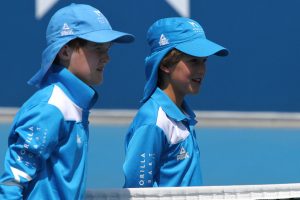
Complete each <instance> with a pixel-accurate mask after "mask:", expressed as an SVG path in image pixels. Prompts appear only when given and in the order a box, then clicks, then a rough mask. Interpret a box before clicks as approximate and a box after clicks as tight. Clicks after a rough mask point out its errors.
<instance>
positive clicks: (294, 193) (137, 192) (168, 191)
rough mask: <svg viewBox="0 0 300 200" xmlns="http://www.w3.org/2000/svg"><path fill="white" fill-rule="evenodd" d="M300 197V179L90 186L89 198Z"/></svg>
mask: <svg viewBox="0 0 300 200" xmlns="http://www.w3.org/2000/svg"><path fill="white" fill-rule="evenodd" d="M298 198H299V199H300V183H296V184H271V185H239V186H202V187H173V188H172V187H169V188H167V187H165V188H129V189H98V190H96V189H95V190H88V191H87V194H86V199H87V200H94V199H103V200H104V199H107V200H117V199H132V200H144V199H147V200H184V199H187V200H196V199H201V200H202V199H203V200H206V199H207V200H208V199H209V200H217V199H247V200H249V199H298Z"/></svg>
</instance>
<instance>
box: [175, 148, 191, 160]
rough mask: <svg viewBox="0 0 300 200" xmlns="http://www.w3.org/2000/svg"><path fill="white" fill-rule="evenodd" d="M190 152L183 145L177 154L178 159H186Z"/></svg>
mask: <svg viewBox="0 0 300 200" xmlns="http://www.w3.org/2000/svg"><path fill="white" fill-rule="evenodd" d="M189 157H190V156H189V152H187V151H186V150H185V149H184V148H183V147H181V149H180V152H179V154H178V155H177V161H178V160H184V159H186V158H189Z"/></svg>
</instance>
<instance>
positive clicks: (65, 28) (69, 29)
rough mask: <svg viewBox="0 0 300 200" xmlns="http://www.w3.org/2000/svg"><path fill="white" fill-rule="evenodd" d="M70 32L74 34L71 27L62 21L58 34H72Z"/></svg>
mask: <svg viewBox="0 0 300 200" xmlns="http://www.w3.org/2000/svg"><path fill="white" fill-rule="evenodd" d="M72 34H74V33H73V29H71V28H70V27H69V25H68V24H67V23H64V25H63V28H62V30H61V32H60V35H61V36H65V35H72Z"/></svg>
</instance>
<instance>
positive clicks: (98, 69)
mask: <svg viewBox="0 0 300 200" xmlns="http://www.w3.org/2000/svg"><path fill="white" fill-rule="evenodd" d="M96 70H97V71H98V72H103V71H104V68H103V67H101V68H97V69H96Z"/></svg>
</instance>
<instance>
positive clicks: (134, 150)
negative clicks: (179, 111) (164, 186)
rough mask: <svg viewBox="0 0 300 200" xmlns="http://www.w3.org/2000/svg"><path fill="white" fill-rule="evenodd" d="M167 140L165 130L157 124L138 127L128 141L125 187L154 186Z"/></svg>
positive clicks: (124, 168)
mask: <svg viewBox="0 0 300 200" xmlns="http://www.w3.org/2000/svg"><path fill="white" fill-rule="evenodd" d="M165 142H166V140H165V136H164V134H163V131H162V130H161V129H160V128H159V127H157V126H155V125H145V126H142V127H140V128H138V129H137V130H136V131H135V132H134V133H133V136H132V137H131V138H130V139H128V141H126V144H127V148H126V156H125V162H124V165H123V171H124V175H125V184H124V187H125V188H136V187H153V186H154V184H155V182H156V181H157V175H158V172H159V167H160V159H161V156H162V152H163V148H164V143H165Z"/></svg>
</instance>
